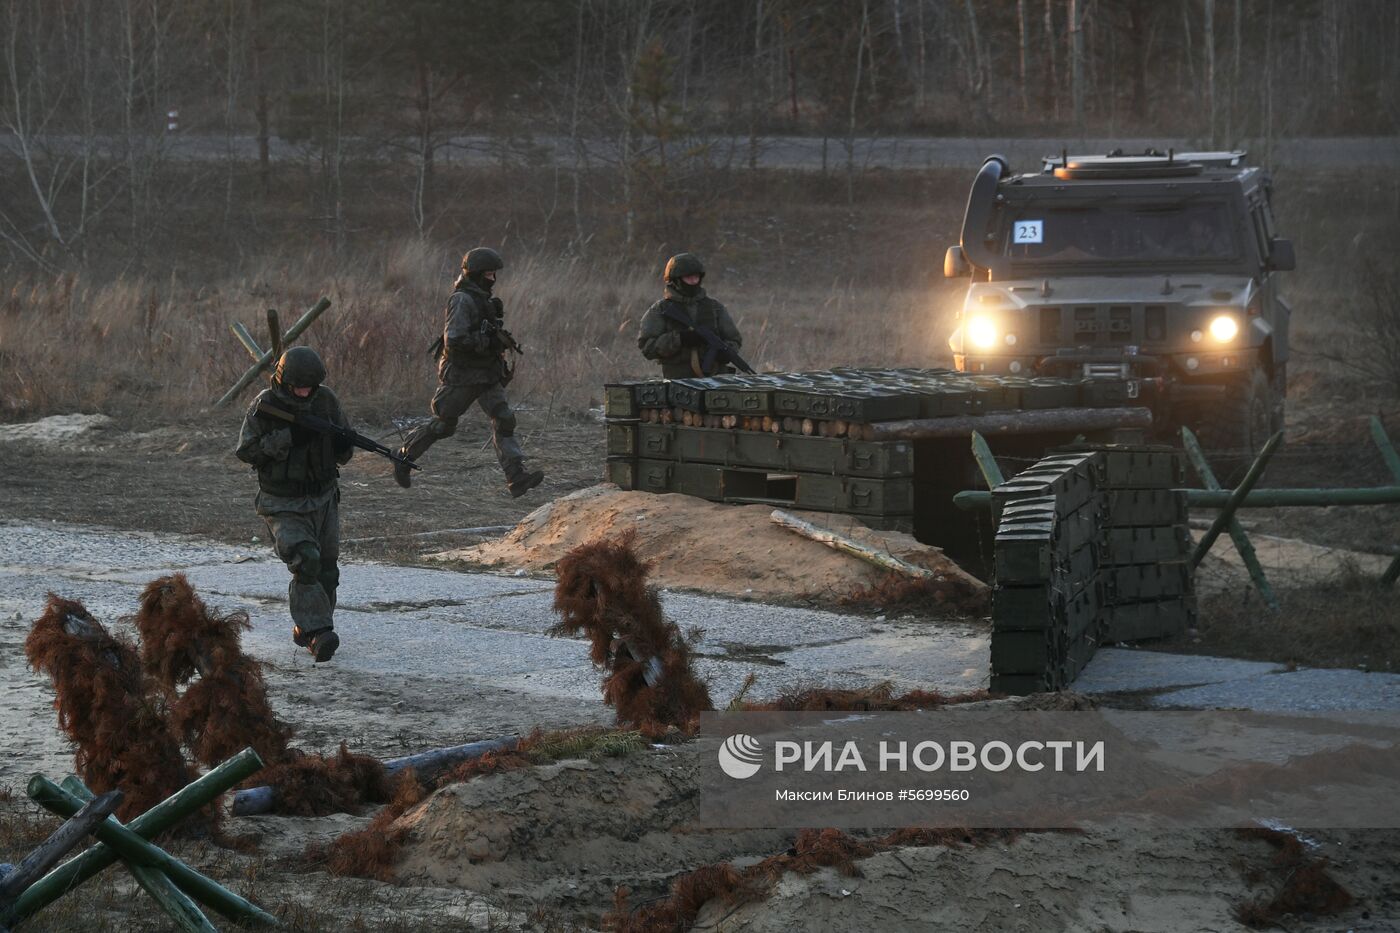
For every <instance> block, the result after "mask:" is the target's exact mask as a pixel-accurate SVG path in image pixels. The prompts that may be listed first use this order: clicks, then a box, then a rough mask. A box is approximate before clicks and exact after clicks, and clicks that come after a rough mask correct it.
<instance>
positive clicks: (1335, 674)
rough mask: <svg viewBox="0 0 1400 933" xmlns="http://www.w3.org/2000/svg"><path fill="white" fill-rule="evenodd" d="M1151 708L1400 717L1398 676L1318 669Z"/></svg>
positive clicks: (1171, 696)
mask: <svg viewBox="0 0 1400 933" xmlns="http://www.w3.org/2000/svg"><path fill="white" fill-rule="evenodd" d="M1152 705H1154V706H1165V707H1170V706H1187V707H1191V708H1193V709H1253V710H1269V711H1274V712H1306V711H1311V710H1318V711H1323V710H1326V711H1334V710H1387V711H1392V710H1393V711H1400V674H1381V673H1370V672H1366V671H1351V670H1316V669H1305V670H1300V671H1288V672H1285V673H1278V674H1260V675H1257V676H1254V677H1244V678H1238V679H1234V680H1228V681H1224V682H1221V683H1215V684H1209V685H1206V686H1203V687H1192V688H1190V689H1186V690H1173V691H1171V692H1168V693H1162V694H1158V695H1157V696H1155V697H1153V698H1152Z"/></svg>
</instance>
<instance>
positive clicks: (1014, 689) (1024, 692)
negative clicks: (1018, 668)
mask: <svg viewBox="0 0 1400 933" xmlns="http://www.w3.org/2000/svg"><path fill="white" fill-rule="evenodd" d="M988 689H990V690H991V692H992V693H1001V694H1005V695H1006V696H1012V697H1024V696H1030V695H1031V694H1032V693H1044V692H1045V691H1047V690H1052V689H1055V688H1054V687H1052V686H1051V685H1050V684H1049V683H1047V682H1046V679H1045V674H1044V673H1039V674H999V673H997V672H995V671H993V672H992V682H991V684H990V686H989V688H988Z"/></svg>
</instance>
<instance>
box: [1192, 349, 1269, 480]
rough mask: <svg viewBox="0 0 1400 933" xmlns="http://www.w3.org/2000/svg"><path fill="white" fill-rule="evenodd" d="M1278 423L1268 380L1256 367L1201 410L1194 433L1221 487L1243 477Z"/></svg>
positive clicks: (1260, 368)
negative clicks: (1198, 438)
mask: <svg viewBox="0 0 1400 933" xmlns="http://www.w3.org/2000/svg"><path fill="white" fill-rule="evenodd" d="M1281 420H1282V411H1281V410H1278V408H1277V406H1276V405H1275V403H1274V392H1273V388H1272V386H1270V384H1269V377H1268V376H1267V375H1265V373H1264V370H1263V368H1262V367H1259V366H1256V367H1255V368H1254V369H1253V370H1252V371H1251V372H1250V373H1249V375H1248V376H1247V377H1245V378H1242V379H1239V380H1238V381H1235V382H1232V383H1230V384H1229V385H1228V386H1227V387H1226V390H1225V397H1224V398H1222V399H1221V400H1220V401H1219V402H1218V403H1216V404H1214V405H1208V406H1205V407H1204V408H1203V409H1202V410H1201V412H1200V416H1199V420H1198V427H1197V434H1198V435H1199V436H1200V441H1201V446H1202V447H1204V448H1205V451H1206V454H1207V456H1208V457H1209V458H1210V461H1211V464H1212V466H1213V467H1214V469H1215V472H1216V477H1217V478H1218V479H1219V480H1220V482H1221V483H1222V484H1224V485H1226V486H1232V485H1234V484H1235V483H1236V482H1238V481H1239V479H1240V478H1241V477H1242V476H1244V472H1245V470H1247V469H1249V465H1250V464H1251V463H1252V462H1254V458H1255V457H1256V456H1258V454H1259V451H1260V449H1261V448H1262V447H1263V446H1264V444H1265V442H1267V441H1268V439H1269V437H1270V435H1271V434H1272V433H1273V431H1274V425H1275V424H1276V423H1278V422H1280V421H1281Z"/></svg>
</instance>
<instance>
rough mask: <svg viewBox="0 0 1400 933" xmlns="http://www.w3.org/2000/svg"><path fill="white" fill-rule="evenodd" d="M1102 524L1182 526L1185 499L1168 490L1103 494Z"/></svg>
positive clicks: (1118, 491)
mask: <svg viewBox="0 0 1400 933" xmlns="http://www.w3.org/2000/svg"><path fill="white" fill-rule="evenodd" d="M1103 495H1104V499H1105V502H1106V505H1105V509H1106V511H1107V515H1106V517H1105V519H1104V523H1105V524H1107V525H1109V526H1112V527H1119V526H1122V525H1184V524H1186V496H1185V495H1184V494H1183V493H1179V492H1176V491H1174V490H1171V489H1110V490H1108V491H1107V492H1105V493H1104V494H1103Z"/></svg>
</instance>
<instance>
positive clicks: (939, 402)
mask: <svg viewBox="0 0 1400 933" xmlns="http://www.w3.org/2000/svg"><path fill="white" fill-rule="evenodd" d="M976 401H977V392H976V390H975V389H974V388H972V387H971V386H957V385H940V386H936V387H929V388H924V389H920V390H919V417H920V418H952V417H956V416H959V415H971V414H973V413H974V412H975V410H976Z"/></svg>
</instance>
